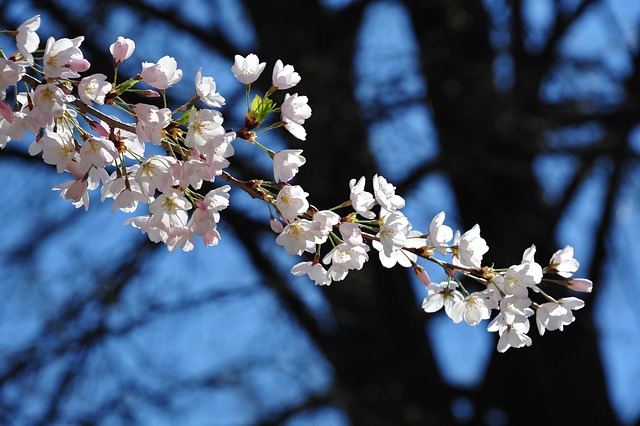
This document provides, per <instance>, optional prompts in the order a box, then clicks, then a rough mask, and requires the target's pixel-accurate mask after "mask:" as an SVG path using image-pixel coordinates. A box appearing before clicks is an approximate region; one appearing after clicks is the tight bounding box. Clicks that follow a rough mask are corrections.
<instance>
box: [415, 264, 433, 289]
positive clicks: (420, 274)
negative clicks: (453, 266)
mask: <svg viewBox="0 0 640 426" xmlns="http://www.w3.org/2000/svg"><path fill="white" fill-rule="evenodd" d="M413 272H414V273H415V274H416V277H417V278H418V280H419V281H420V282H421V283H422V285H424V286H425V287H428V286H429V285H431V278H429V274H427V271H426V270H425V269H424V268H423V267H422V266H420V265H418V264H417V263H414V264H413Z"/></svg>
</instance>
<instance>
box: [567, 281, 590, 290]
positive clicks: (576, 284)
mask: <svg viewBox="0 0 640 426" xmlns="http://www.w3.org/2000/svg"><path fill="white" fill-rule="evenodd" d="M566 283H567V287H569V288H570V289H571V290H573V291H579V292H581V293H591V290H592V289H593V282H591V280H588V279H586V278H573V279H571V280H568V281H566Z"/></svg>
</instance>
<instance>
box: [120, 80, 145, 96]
mask: <svg viewBox="0 0 640 426" xmlns="http://www.w3.org/2000/svg"><path fill="white" fill-rule="evenodd" d="M138 81H140V80H136V79H135V78H130V79H129V80H127V81H123V82H122V83H120V84H118V85H117V86H116V93H117V94H118V96H120V95H122V94H123V93H125V92H126V91H128V90H129V89H131V88H132V87H133V86H135V85H136V83H137V82H138Z"/></svg>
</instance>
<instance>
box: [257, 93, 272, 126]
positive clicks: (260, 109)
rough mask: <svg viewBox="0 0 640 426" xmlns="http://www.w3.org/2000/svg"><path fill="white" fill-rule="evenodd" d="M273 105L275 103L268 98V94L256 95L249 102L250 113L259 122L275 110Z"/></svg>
mask: <svg viewBox="0 0 640 426" xmlns="http://www.w3.org/2000/svg"><path fill="white" fill-rule="evenodd" d="M274 107H275V103H274V102H273V101H272V100H271V99H269V96H265V97H264V98H261V97H260V96H259V95H256V96H255V97H254V98H253V101H252V102H251V113H252V115H253V116H254V117H255V119H256V120H257V121H258V122H259V123H262V122H263V121H264V120H265V118H267V116H268V115H269V114H271V113H272V112H273V111H274V110H275V108H274Z"/></svg>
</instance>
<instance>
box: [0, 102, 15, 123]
mask: <svg viewBox="0 0 640 426" xmlns="http://www.w3.org/2000/svg"><path fill="white" fill-rule="evenodd" d="M0 115H2V116H3V117H4V119H5V120H7V121H8V122H9V123H13V111H12V110H11V107H10V106H9V104H8V103H6V102H5V101H0Z"/></svg>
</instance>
